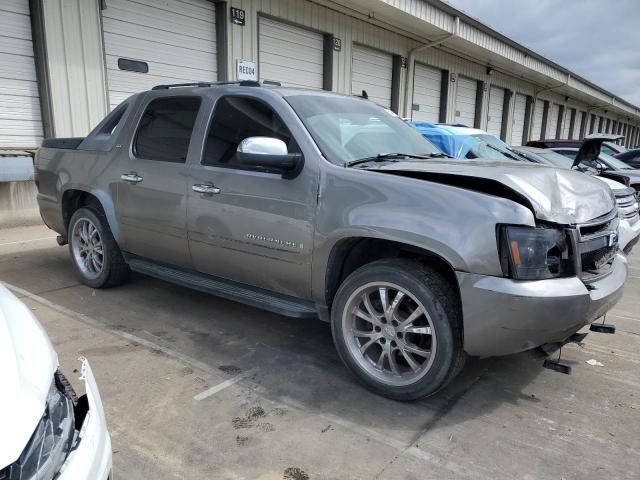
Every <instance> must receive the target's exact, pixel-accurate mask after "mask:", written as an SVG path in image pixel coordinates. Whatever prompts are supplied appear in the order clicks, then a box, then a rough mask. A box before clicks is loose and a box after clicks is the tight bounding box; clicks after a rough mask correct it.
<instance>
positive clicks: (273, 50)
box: [260, 37, 324, 72]
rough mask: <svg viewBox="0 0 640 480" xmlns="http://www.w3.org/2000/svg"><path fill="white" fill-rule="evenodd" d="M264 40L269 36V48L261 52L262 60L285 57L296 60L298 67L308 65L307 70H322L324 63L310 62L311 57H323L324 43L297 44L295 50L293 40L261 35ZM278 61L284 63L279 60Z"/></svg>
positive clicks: (317, 58) (318, 58)
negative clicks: (292, 44)
mask: <svg viewBox="0 0 640 480" xmlns="http://www.w3.org/2000/svg"><path fill="white" fill-rule="evenodd" d="M261 38H262V39H263V41H264V40H266V39H267V38H268V40H267V41H268V47H269V48H268V50H265V51H264V52H262V53H261V54H260V61H263V60H268V59H271V60H273V59H274V58H281V59H282V58H285V59H287V60H288V61H293V60H295V61H296V62H297V63H296V67H294V68H300V66H302V65H307V67H305V70H307V71H319V72H322V63H318V62H317V61H315V62H310V61H309V59H311V58H314V59H316V60H320V59H323V51H324V50H323V47H322V45H318V46H316V45H296V47H295V50H292V49H291V42H289V41H288V40H284V39H281V38H272V37H261ZM278 63H283V62H282V61H279V62H278Z"/></svg>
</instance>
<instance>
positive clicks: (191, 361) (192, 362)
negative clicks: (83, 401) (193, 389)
mask: <svg viewBox="0 0 640 480" xmlns="http://www.w3.org/2000/svg"><path fill="white" fill-rule="evenodd" d="M1 283H2V284H3V285H4V286H5V287H7V288H8V289H9V290H12V291H13V292H14V293H17V294H20V295H22V296H23V297H26V298H28V299H30V300H33V301H34V302H37V303H39V304H41V305H44V306H45V307H48V308H50V309H52V310H55V311H56V312H59V313H62V314H64V315H66V316H68V317H71V318H74V319H76V320H78V321H80V322H82V323H86V324H87V325H91V326H92V327H96V328H99V329H101V330H104V331H107V332H109V333H111V334H113V335H115V336H117V337H120V338H124V339H125V340H128V341H130V342H135V343H137V344H139V345H142V346H143V347H147V348H149V349H151V350H157V351H160V352H162V353H164V354H165V355H167V356H168V357H172V358H175V359H177V360H180V361H182V362H184V363H186V364H187V365H189V366H191V367H194V368H197V369H199V370H202V371H204V372H207V373H209V374H210V375H213V376H215V377H219V375H220V372H218V371H217V370H216V369H215V368H213V367H211V366H210V365H208V364H206V363H204V362H201V361H200V360H196V359H195V358H191V357H189V356H188V355H184V354H182V353H180V352H176V351H175V350H172V349H170V348H167V347H165V346H164V345H160V344H157V343H154V342H151V341H149V340H146V339H144V338H141V337H138V336H137V335H133V334H132V333H127V332H123V331H121V330H116V329H112V328H109V327H108V326H106V325H104V324H103V323H101V322H99V321H98V320H95V319H93V318H91V317H89V316H88V315H85V314H83V313H78V312H74V311H73V310H69V309H68V308H66V307H63V306H62V305H58V304H57V303H54V302H52V301H50V300H47V299H46V298H43V297H41V296H39V295H36V294H34V293H31V292H29V291H28V290H25V289H23V288H20V287H16V286H15V285H11V284H9V283H6V282H1Z"/></svg>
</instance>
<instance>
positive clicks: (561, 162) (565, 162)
mask: <svg viewBox="0 0 640 480" xmlns="http://www.w3.org/2000/svg"><path fill="white" fill-rule="evenodd" d="M538 155H539V156H541V157H542V158H543V159H545V160H547V161H549V162H550V163H552V164H553V165H555V166H556V167H560V168H571V167H572V166H573V160H571V159H570V158H569V157H566V156H564V155H560V154H559V153H558V152H554V151H551V150H549V151H546V152H539V153H538Z"/></svg>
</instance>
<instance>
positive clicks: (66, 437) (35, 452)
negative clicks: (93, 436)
mask: <svg viewBox="0 0 640 480" xmlns="http://www.w3.org/2000/svg"><path fill="white" fill-rule="evenodd" d="M57 383H58V382H56V381H55V380H54V381H53V383H52V384H51V388H49V394H48V395H47V403H46V406H45V409H44V414H43V415H42V418H41V419H40V423H38V426H37V427H36V429H35V432H33V435H31V439H30V440H29V443H27V446H26V447H25V449H24V450H23V451H22V454H21V455H20V458H19V459H18V461H17V462H15V463H14V464H12V465H11V466H10V467H9V476H8V478H9V479H10V480H14V479H15V480H51V479H53V478H54V477H55V476H56V474H57V473H58V471H59V470H60V468H61V467H62V465H63V463H64V461H65V460H66V458H67V456H68V455H69V452H70V451H71V446H72V444H73V439H74V435H75V426H74V423H75V422H74V411H73V401H72V400H71V398H69V396H68V395H66V394H65V393H64V392H63V391H62V390H61V389H60V388H59V387H58V384H57Z"/></svg>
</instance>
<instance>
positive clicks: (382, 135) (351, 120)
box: [286, 95, 441, 165]
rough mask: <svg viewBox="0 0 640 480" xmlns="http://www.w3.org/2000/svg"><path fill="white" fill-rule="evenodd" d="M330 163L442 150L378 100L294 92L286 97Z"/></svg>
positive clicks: (434, 152)
mask: <svg viewBox="0 0 640 480" xmlns="http://www.w3.org/2000/svg"><path fill="white" fill-rule="evenodd" d="M286 100H287V102H289V104H290V105H291V107H292V108H293V110H294V111H295V112H296V113H297V114H298V116H299V117H300V120H302V123H303V124H304V126H305V127H307V130H309V133H310V134H311V137H313V140H314V141H315V142H316V144H317V145H318V148H319V149H320V151H321V152H322V154H323V155H324V156H325V157H326V158H327V160H329V161H330V162H331V163H334V164H336V165H345V164H347V163H349V162H352V161H354V160H359V159H364V158H370V157H376V156H377V155H380V154H385V153H390V152H394V153H395V152H399V153H403V154H408V155H429V154H439V153H441V152H440V150H438V148H436V147H435V146H434V145H433V144H432V143H431V142H429V141H428V140H426V139H425V138H424V137H423V136H422V135H420V134H419V133H418V132H417V131H416V130H415V129H414V128H412V127H411V126H409V125H407V124H406V123H405V122H403V121H402V120H401V119H399V118H398V117H396V116H394V115H390V114H389V113H387V112H386V111H385V110H384V109H383V108H382V107H379V106H378V105H376V104H375V103H372V102H368V101H366V100H362V99H359V98H349V97H331V96H322V95H294V96H291V97H287V98H286Z"/></svg>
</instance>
